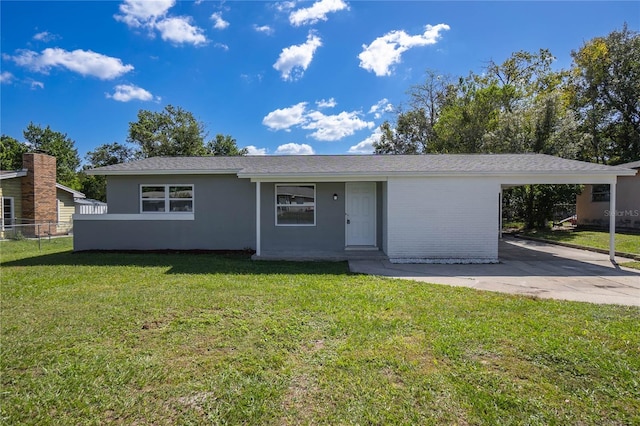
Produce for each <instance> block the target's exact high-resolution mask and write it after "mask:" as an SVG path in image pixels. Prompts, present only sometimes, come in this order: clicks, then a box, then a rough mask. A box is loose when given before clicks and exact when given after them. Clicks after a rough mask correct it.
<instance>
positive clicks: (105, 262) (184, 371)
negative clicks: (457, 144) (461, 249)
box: [0, 239, 640, 425]
mask: <svg viewBox="0 0 640 426" xmlns="http://www.w3.org/2000/svg"><path fill="white" fill-rule="evenodd" d="M32 243H33V242H32V241H19V242H2V243H0V255H1V261H2V266H1V269H0V273H1V280H2V281H1V282H2V288H1V290H2V291H1V295H2V309H1V311H0V318H1V320H2V322H1V324H2V329H1V342H0V343H1V344H0V351H1V352H0V355H1V356H0V367H1V373H2V374H1V383H2V384H1V393H0V407H1V408H0V409H1V412H0V415H1V418H0V422H2V423H3V424H45V425H46V424H55V425H57V424H107V423H115V424H127V425H128V424H139V425H145V424H147V425H151V424H154V425H164V424H167V425H169V424H171V425H172V424H194V425H195V424H203V423H205V424H252V425H253V424H266V425H269V424H273V425H286V424H348V423H353V424H356V423H357V424H492V425H493V424H518V425H519V424H531V425H536V424H538V425H543V424H544V425H546V424H594V425H620V424H639V423H640V381H639V379H638V378H639V377H640V327H639V326H638V324H640V310H639V309H638V308H633V307H621V306H599V305H592V304H587V303H577V302H561V301H553V300H538V299H535V298H526V297H519V296H509V295H501V294H497V293H490V292H479V291H475V290H473V289H467V288H456V287H447V286H437V285H429V284H424V283H418V282H412V281H404V280H392V279H382V278H376V277H368V276H361V275H352V274H349V273H348V272H347V267H346V264H344V263H286V262H251V261H250V260H248V259H247V258H245V257H241V256H214V255H209V254H199V255H193V254H116V253H72V252H70V251H69V250H70V247H71V243H70V241H69V240H68V239H67V240H63V239H60V240H52V241H51V242H47V243H46V244H45V243H44V242H43V245H42V251H38V249H37V245H35V246H34V245H33V244H32Z"/></svg>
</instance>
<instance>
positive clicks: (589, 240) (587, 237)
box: [523, 229, 640, 255]
mask: <svg viewBox="0 0 640 426" xmlns="http://www.w3.org/2000/svg"><path fill="white" fill-rule="evenodd" d="M523 235H526V236H530V237H537V238H542V239H545V240H549V241H557V242H563V243H570V244H576V245H579V246H582V247H590V248H597V249H602V250H608V249H609V232H607V231H583V230H553V231H552V230H550V229H535V230H530V231H525V232H523ZM616 251H621V252H624V253H631V254H637V255H640V234H622V233H616Z"/></svg>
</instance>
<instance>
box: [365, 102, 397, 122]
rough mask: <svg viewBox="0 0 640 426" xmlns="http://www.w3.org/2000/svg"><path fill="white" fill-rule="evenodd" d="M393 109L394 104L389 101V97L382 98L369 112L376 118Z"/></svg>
mask: <svg viewBox="0 0 640 426" xmlns="http://www.w3.org/2000/svg"><path fill="white" fill-rule="evenodd" d="M391 111H393V105H392V104H390V103H389V100H388V99H387V98H383V99H380V100H379V101H378V102H377V103H376V104H375V105H371V108H369V114H373V117H374V118H375V119H378V118H380V117H382V114H384V113H385V112H391Z"/></svg>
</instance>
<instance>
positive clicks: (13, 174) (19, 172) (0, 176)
mask: <svg viewBox="0 0 640 426" xmlns="http://www.w3.org/2000/svg"><path fill="white" fill-rule="evenodd" d="M26 175H27V171H26V170H16V171H15V172H8V173H2V174H0V180H4V179H13V178H18V177H24V176H26Z"/></svg>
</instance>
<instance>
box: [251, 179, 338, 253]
mask: <svg viewBox="0 0 640 426" xmlns="http://www.w3.org/2000/svg"><path fill="white" fill-rule="evenodd" d="M296 183H314V182H296ZM344 191H345V186H344V182H321V183H316V225H315V226H276V224H275V215H276V210H275V184H274V183H262V184H261V193H260V202H261V204H262V208H261V213H262V215H261V218H260V221H261V222H260V228H261V229H262V234H261V242H262V250H263V251H265V252H268V251H296V250H307V251H332V250H343V249H344V242H345V234H344V227H345V216H344V211H345V204H344V200H345V196H344V195H345V192H344ZM333 194H338V199H337V200H334V199H333Z"/></svg>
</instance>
